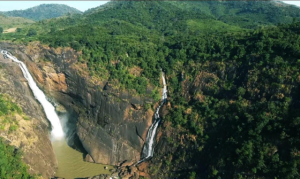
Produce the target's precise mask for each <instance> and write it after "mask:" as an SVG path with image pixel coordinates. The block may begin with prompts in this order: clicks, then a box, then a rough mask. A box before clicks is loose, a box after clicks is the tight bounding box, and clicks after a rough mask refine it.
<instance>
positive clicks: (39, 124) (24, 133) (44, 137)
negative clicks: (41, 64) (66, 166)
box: [0, 56, 57, 178]
mask: <svg viewBox="0 0 300 179" xmlns="http://www.w3.org/2000/svg"><path fill="white" fill-rule="evenodd" d="M0 84H1V85H0V93H1V94H4V95H7V96H8V97H9V98H10V99H11V100H12V101H13V102H15V103H17V104H18V105H19V106H20V107H21V108H22V110H23V112H24V113H25V114H26V116H27V117H28V119H27V118H24V117H23V116H20V115H17V114H16V115H15V119H14V120H16V121H17V123H18V126H19V127H18V129H17V130H16V131H14V132H8V131H5V130H2V129H0V137H3V138H4V139H6V140H7V141H8V142H9V143H10V145H13V146H15V147H16V148H17V149H21V150H22V151H23V153H24V155H23V156H24V158H23V160H24V162H25V163H26V164H27V165H28V166H29V172H30V173H31V174H41V175H42V176H43V177H44V178H50V177H52V176H53V175H54V173H55V170H56V168H57V161H56V158H55V155H54V153H53V150H52V145H51V142H50V139H49V127H50V126H49V123H48V121H47V119H46V117H45V115H44V113H43V109H42V107H41V106H40V104H39V103H38V102H37V101H36V99H35V98H34V96H33V94H32V92H31V91H30V88H29V87H28V84H27V81H26V79H25V78H24V77H23V74H22V72H21V70H20V68H19V66H18V64H16V63H13V62H12V61H11V60H8V59H4V58H3V57H2V56H0ZM11 120H12V119H11Z"/></svg>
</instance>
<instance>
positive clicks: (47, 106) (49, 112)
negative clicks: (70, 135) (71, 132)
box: [1, 50, 64, 140]
mask: <svg viewBox="0 0 300 179" xmlns="http://www.w3.org/2000/svg"><path fill="white" fill-rule="evenodd" d="M1 53H2V54H4V55H6V56H7V57H8V58H10V59H11V60H13V61H14V62H16V63H18V64H19V66H20V68H21V70H22V72H23V75H24V77H25V78H26V80H27V81H28V84H29V87H30V89H31V91H32V93H33V95H34V97H35V98H36V99H37V100H38V101H39V102H40V104H41V105H42V107H43V109H44V112H45V114H46V117H47V119H48V120H49V121H50V123H51V125H52V130H51V139H52V140H56V139H62V138H64V132H63V129H62V125H61V123H60V120H59V117H58V115H57V114H56V112H55V108H54V106H53V105H52V104H51V103H50V102H49V101H48V100H47V98H46V96H45V94H44V93H43V92H42V90H40V89H39V87H38V86H37V84H36V83H35V81H34V80H33V77H32V76H31V74H30V73H29V71H28V69H27V67H26V65H25V64H24V63H23V62H21V61H19V60H18V59H17V58H16V57H14V56H12V55H11V54H10V53H8V52H7V51H4V50H1Z"/></svg>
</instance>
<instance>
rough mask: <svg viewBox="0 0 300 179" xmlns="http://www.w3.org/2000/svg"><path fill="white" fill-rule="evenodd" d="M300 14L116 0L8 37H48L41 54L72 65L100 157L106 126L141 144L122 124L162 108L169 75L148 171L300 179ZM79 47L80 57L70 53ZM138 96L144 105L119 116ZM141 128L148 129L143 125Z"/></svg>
mask: <svg viewBox="0 0 300 179" xmlns="http://www.w3.org/2000/svg"><path fill="white" fill-rule="evenodd" d="M299 20H300V9H299V8H296V7H294V6H289V5H284V4H281V3H278V2H273V1H264V2H260V1H253V2H250V1H249V2H248V1H242V2H237V1H235V2H227V1H218V2H217V1H210V2H158V1H143V2H140V1H139V2H134V1H126V2H119V1H113V2H110V3H107V4H106V5H105V6H101V7H99V8H94V9H91V10H89V11H88V12H86V13H84V14H82V15H76V16H68V17H62V18H57V19H50V20H44V21H40V22H38V23H36V24H33V25H29V26H27V27H26V28H24V30H23V31H22V32H20V33H18V34H16V35H14V34H10V35H3V36H2V37H1V39H2V40H11V39H14V41H15V42H16V43H24V44H26V45H28V44H30V42H32V41H39V43H41V44H43V45H44V46H46V47H47V49H49V51H51V52H49V53H48V54H47V55H44V56H43V58H42V59H44V60H41V61H44V62H46V63H54V65H50V66H53V67H57V68H58V71H59V72H63V71H62V69H61V68H62V67H63V68H64V70H65V71H67V73H66V78H67V80H70V81H67V82H66V84H68V85H67V86H71V88H70V90H71V92H69V94H68V98H67V99H70V98H71V100H70V101H72V105H69V106H72V107H74V109H75V110H74V111H76V112H77V113H78V116H80V119H79V124H80V122H81V124H80V125H77V126H79V128H80V129H81V130H83V129H84V135H80V133H79V135H78V137H79V138H80V140H82V141H84V140H86V139H87V140H89V141H88V142H86V143H85V144H84V147H85V148H86V149H87V151H88V153H89V155H90V156H93V155H94V156H100V155H97V154H95V153H93V149H94V150H95V151H96V150H97V151H98V150H100V149H99V148H101V147H95V146H96V144H98V142H99V135H98V132H95V131H98V130H99V131H101V136H108V138H113V137H115V136H118V137H120V138H123V137H124V138H126V137H128V138H129V139H128V138H126V140H128V141H131V139H132V140H134V139H133V138H134V137H132V136H131V135H130V136H129V135H125V134H126V133H127V130H125V129H124V130H125V132H124V131H122V130H119V128H118V127H120V126H121V127H122V126H123V125H120V123H119V120H121V118H122V119H123V118H124V120H122V122H124V121H125V122H124V123H126V124H125V125H124V126H127V124H128V126H130V125H129V124H132V123H135V122H137V121H138V120H139V119H141V117H140V116H138V115H137V114H135V113H139V114H148V113H146V112H147V111H149V110H153V111H154V110H155V106H156V105H157V104H155V103H152V102H151V101H159V99H160V89H161V81H160V78H161V71H163V72H165V74H166V79H167V86H168V96H169V98H168V103H167V105H165V106H164V107H162V110H161V116H162V125H161V126H160V128H159V133H158V134H159V135H157V145H156V148H155V154H154V157H153V158H152V159H150V160H149V161H147V162H146V163H142V164H141V165H138V167H137V168H138V170H139V171H141V173H143V174H144V173H148V174H149V175H150V176H151V177H152V178H170V179H171V178H190V179H195V178H197V179H198V178H204V179H209V178H225V179H227V178H228V179H232V178H234V179H235V178H250V179H254V178H299V177H300V174H299V171H300V160H299V153H300V142H299V141H300V136H299V134H300V131H299V130H300V112H299V107H300V95H299V89H300V73H299V68H300V61H299V59H300V41H299V35H300V22H299ZM45 29H46V30H45ZM30 32H35V33H30ZM25 37H26V38H25ZM37 44H38V43H37ZM41 46H42V45H41ZM48 46H49V47H50V48H48ZM46 47H45V48H46ZM69 47H71V48H72V49H74V50H75V51H77V52H78V53H76V54H73V51H72V53H70V52H69V53H65V51H64V49H69V50H70V48H69ZM55 49H56V50H55ZM39 51H44V50H37V51H36V52H37V53H39ZM66 51H68V50H66ZM54 52H57V53H58V52H62V54H61V55H57V56H55V55H54V54H55V53H54ZM31 53H33V54H34V55H36V54H35V53H34V51H32V52H31ZM74 53H75V52H74ZM76 55H78V58H77V56H76ZM48 57H49V58H48ZM50 57H51V58H52V59H51V58H50ZM56 57H59V58H56ZM74 58H76V59H74ZM36 61H40V60H36ZM37 63H40V64H39V66H41V67H43V62H37ZM54 71H55V70H54ZM44 76H45V75H44ZM68 78H71V79H68ZM88 80H90V81H89V82H90V83H88V82H87V81H88ZM44 81H45V80H44ZM69 82H70V83H69ZM77 83H78V84H77ZM85 85H86V86H85ZM77 86H80V89H77V88H76V87H77ZM72 90H73V91H72ZM61 94H66V91H63V92H61ZM131 97H132V98H135V97H138V98H137V99H140V100H136V99H135V100H133V101H138V102H137V103H138V104H136V103H134V102H131V104H130V105H129V106H130V109H128V111H129V112H128V111H127V112H128V113H126V112H124V114H126V115H124V117H123V116H122V117H119V116H115V115H114V114H119V113H121V114H123V111H122V112H119V111H118V110H119V109H121V107H120V106H125V103H126V105H127V104H128V101H130V100H131ZM107 101H108V102H107ZM123 103H124V105H121V104H123ZM133 103H134V104H133ZM70 104H71V103H70ZM76 105H78V106H76ZM101 106H105V107H103V108H102V109H101V110H100V107H101ZM107 106H110V107H107ZM106 107H107V108H106ZM78 109H80V110H78ZM99 111H100V112H99ZM110 111H113V112H110ZM116 111H117V112H116ZM124 111H126V110H124ZM98 112H99V113H98ZM132 113H134V115H132ZM99 115H100V116H102V117H99ZM125 116H126V117H125ZM132 116H138V118H134V117H132ZM127 117H128V119H127ZM131 117H132V118H131ZM111 121H118V122H117V124H113V123H112V122H111ZM107 125H108V126H109V127H108V126H107ZM86 126H89V127H86ZM132 126H133V125H132ZM128 128H129V127H128ZM114 129H118V130H116V131H113V130H114ZM126 129H127V128H126ZM132 129H133V131H134V132H135V133H137V134H138V130H139V126H138V125H137V124H135V126H134V127H133V128H132ZM134 129H135V130H134ZM89 131H93V132H89ZM119 131H121V133H118V132H119ZM122 132H124V133H122ZM142 133H143V132H142ZM123 134H124V136H123ZM143 134H145V133H143ZM145 135H146V134H145ZM86 136H89V137H86ZM141 138H142V137H141ZM137 141H141V140H137ZM143 141H144V140H143ZM126 143H127V142H126ZM128 143H130V142H128ZM104 144H105V142H102V141H101V145H103V146H104ZM89 151H92V152H89ZM108 151H110V149H109V150H108ZM127 151H128V150H127ZM108 153H109V152H108ZM101 154H102V153H101ZM110 154H111V153H109V155H110ZM122 154H124V153H122ZM97 161H98V162H101V160H100V159H99V160H97ZM127 162H129V163H130V161H127ZM130 167H133V166H130ZM130 167H129V166H128V170H130V171H131V169H132V168H130ZM129 168H130V169H129ZM136 170H137V169H136ZM132 171H133V170H132ZM120 173H121V172H120ZM124 173H126V172H124ZM129 173H130V172H129Z"/></svg>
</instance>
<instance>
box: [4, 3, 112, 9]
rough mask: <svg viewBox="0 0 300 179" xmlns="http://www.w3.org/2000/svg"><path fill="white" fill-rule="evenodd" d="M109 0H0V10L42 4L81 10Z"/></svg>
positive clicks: (26, 7)
mask: <svg viewBox="0 0 300 179" xmlns="http://www.w3.org/2000/svg"><path fill="white" fill-rule="evenodd" d="M107 2H108V1H0V11H11V10H24V9H28V8H31V7H34V6H38V5H40V4H65V5H68V6H70V7H74V8H76V9H78V10H80V11H86V10H88V9H90V8H94V7H97V6H100V5H102V4H105V3H107Z"/></svg>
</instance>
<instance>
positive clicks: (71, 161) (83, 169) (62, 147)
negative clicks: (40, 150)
mask: <svg viewBox="0 0 300 179" xmlns="http://www.w3.org/2000/svg"><path fill="white" fill-rule="evenodd" d="M52 146H53V149H54V153H55V155H56V159H57V161H58V170H57V172H56V174H55V176H56V177H61V178H65V179H73V178H83V177H91V176H96V175H99V174H111V172H109V170H110V169H112V168H113V167H112V166H108V165H103V164H95V163H89V162H85V161H83V154H82V153H80V152H78V151H77V150H74V149H73V148H71V147H70V146H68V144H67V142H66V141H65V140H56V141H52ZM105 166H106V167H107V169H105Z"/></svg>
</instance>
